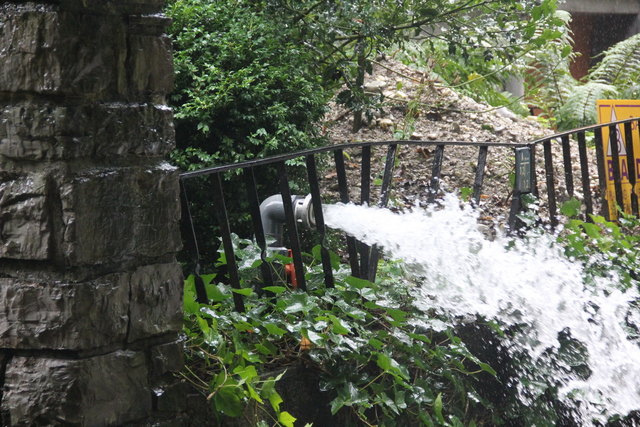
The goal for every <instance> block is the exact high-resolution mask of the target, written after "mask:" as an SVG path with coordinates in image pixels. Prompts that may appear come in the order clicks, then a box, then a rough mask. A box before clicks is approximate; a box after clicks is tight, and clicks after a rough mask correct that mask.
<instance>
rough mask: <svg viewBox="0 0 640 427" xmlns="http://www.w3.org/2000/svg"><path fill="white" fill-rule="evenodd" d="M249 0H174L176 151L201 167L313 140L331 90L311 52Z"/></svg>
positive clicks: (188, 164) (187, 164)
mask: <svg viewBox="0 0 640 427" xmlns="http://www.w3.org/2000/svg"><path fill="white" fill-rule="evenodd" d="M251 4H252V2H244V1H239V0H236V1H214V2H208V1H201V0H179V1H178V0H177V1H172V2H171V3H170V5H169V7H168V9H167V14H168V15H169V16H170V17H171V18H172V19H173V24H172V26H171V27H170V35H171V37H172V39H173V42H174V51H175V55H174V64H175V72H176V90H175V92H174V93H173V95H172V97H171V103H172V105H173V106H174V108H175V112H176V113H175V117H176V126H177V128H176V139H177V146H178V151H177V152H176V153H175V154H174V156H173V159H174V161H175V162H176V163H177V164H178V165H179V166H181V167H183V168H185V169H191V170H193V169H198V168H200V167H203V166H210V165H213V164H224V163H231V162H237V161H241V160H246V159H251V158H255V157H264V156H266V155H270V154H275V153H279V152H287V151H292V150H297V149H301V148H306V147H310V146H314V145H316V144H317V143H318V142H319V139H318V135H317V132H316V131H315V127H314V124H315V123H316V122H317V121H318V120H319V119H320V117H321V116H322V114H323V113H324V108H325V104H326V101H327V99H328V95H329V94H327V93H326V92H324V91H323V89H322V86H321V84H320V81H319V78H318V77H317V75H316V74H315V72H314V70H313V69H311V67H312V62H313V58H312V57H311V54H310V52H309V51H308V50H305V49H303V48H301V47H300V46H299V45H297V44H295V43H294V42H292V41H291V40H293V38H292V34H291V33H292V32H291V31H289V30H287V29H286V28H284V27H280V26H277V25H274V23H273V22H272V21H270V20H269V18H268V17H265V15H264V13H262V12H260V10H258V9H257V8H256V7H253V6H251Z"/></svg>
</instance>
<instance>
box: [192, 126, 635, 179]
mask: <svg viewBox="0 0 640 427" xmlns="http://www.w3.org/2000/svg"><path fill="white" fill-rule="evenodd" d="M637 120H638V118H637V117H636V118H631V119H624V120H618V121H615V122H609V123H600V124H595V125H589V126H584V127H581V128H577V129H572V130H568V131H563V132H560V133H556V134H553V135H547V136H544V137H541V138H538V139H536V140H534V141H531V142H471V141H432V140H428V141H426V140H413V139H411V140H407V139H398V140H382V141H354V142H347V143H343V144H335V145H325V146H322V147H315V148H309V149H306V150H300V151H296V152H293V153H285V154H277V155H273V156H269V157H263V158H260V159H251V160H245V161H242V162H237V163H228V164H224V165H220V166H210V167H206V168H202V169H198V170H195V171H186V172H182V173H181V174H180V178H181V179H186V178H194V177H197V176H206V175H212V174H216V173H220V172H227V171H230V170H235V169H244V168H249V167H256V166H262V165H267V164H271V163H276V162H281V161H287V160H293V159H297V158H299V157H306V156H309V155H314V154H321V153H328V152H331V151H335V150H345V149H349V148H362V147H375V146H384V145H390V144H398V145H426V146H438V145H446V146H472V147H482V146H487V147H508V148H517V147H530V146H533V145H538V144H541V143H544V142H545V141H548V140H551V139H557V138H562V137H564V136H570V135H573V134H576V133H580V132H589V131H591V130H596V129H601V128H603V127H608V126H612V125H619V124H625V123H631V122H633V121H637Z"/></svg>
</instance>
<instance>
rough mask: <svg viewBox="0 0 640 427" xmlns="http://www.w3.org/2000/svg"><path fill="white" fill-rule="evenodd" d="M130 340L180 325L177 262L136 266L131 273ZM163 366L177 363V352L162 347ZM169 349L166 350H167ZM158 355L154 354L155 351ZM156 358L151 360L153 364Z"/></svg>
mask: <svg viewBox="0 0 640 427" xmlns="http://www.w3.org/2000/svg"><path fill="white" fill-rule="evenodd" d="M130 313H131V314H130V316H131V321H130V324H131V326H130V329H129V337H128V340H129V342H134V341H137V340H140V339H144V338H147V337H150V336H154V335H161V334H166V333H171V332H174V333H176V332H179V331H180V330H181V328H182V270H181V268H180V265H179V264H177V263H170V264H162V265H151V266H146V267H141V268H139V269H138V270H137V271H136V272H135V273H133V274H132V276H131V310H130ZM164 350H165V351H164V354H165V356H167V359H166V361H165V362H166V364H167V365H166V366H165V368H166V369H173V368H175V366H174V365H172V363H180V360H179V359H178V360H175V359H174V358H173V357H174V356H175V355H176V352H175V351H173V352H170V350H168V349H167V348H165V349H164ZM167 352H169V353H167ZM156 355H157V354H156ZM158 361H159V360H158V359H157V358H156V359H155V360H154V365H155V364H156V362H158Z"/></svg>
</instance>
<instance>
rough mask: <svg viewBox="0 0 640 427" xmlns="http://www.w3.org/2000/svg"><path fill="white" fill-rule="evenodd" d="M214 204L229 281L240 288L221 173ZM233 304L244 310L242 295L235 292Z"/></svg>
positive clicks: (239, 310) (215, 182)
mask: <svg viewBox="0 0 640 427" xmlns="http://www.w3.org/2000/svg"><path fill="white" fill-rule="evenodd" d="M213 205H214V208H215V210H216V216H217V218H218V225H219V226H220V233H221V234H222V245H223V247H224V255H225V257H226V259H227V268H228V270H229V282H230V283H231V287H232V288H233V289H240V277H239V276H238V265H237V263H236V256H235V253H234V250H233V242H232V240H231V228H230V227H229V217H228V215H227V207H226V204H225V201H224V192H223V190H222V178H221V177H220V173H217V174H215V177H214V183H213ZM233 304H234V306H235V308H236V311H238V312H244V302H243V300H242V296H241V295H240V294H237V293H235V292H233Z"/></svg>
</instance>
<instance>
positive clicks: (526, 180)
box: [516, 147, 531, 194]
mask: <svg viewBox="0 0 640 427" xmlns="http://www.w3.org/2000/svg"><path fill="white" fill-rule="evenodd" d="M516 191H517V192H519V193H520V194H524V193H531V147H521V148H516Z"/></svg>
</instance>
